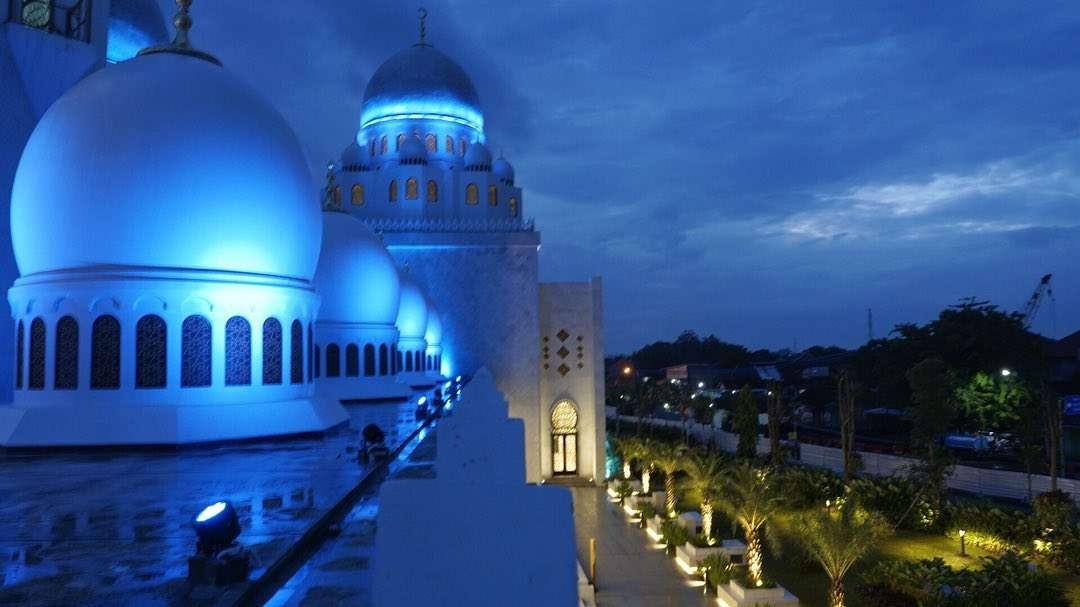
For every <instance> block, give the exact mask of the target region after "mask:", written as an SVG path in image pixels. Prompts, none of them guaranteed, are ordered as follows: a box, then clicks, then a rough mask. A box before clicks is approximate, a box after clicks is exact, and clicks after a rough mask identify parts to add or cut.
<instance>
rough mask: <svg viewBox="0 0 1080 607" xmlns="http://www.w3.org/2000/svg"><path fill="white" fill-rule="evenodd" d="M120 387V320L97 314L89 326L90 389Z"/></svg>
mask: <svg viewBox="0 0 1080 607" xmlns="http://www.w3.org/2000/svg"><path fill="white" fill-rule="evenodd" d="M119 387H120V321H119V320H117V319H116V317H115V316H98V317H97V318H96V319H95V320H94V325H93V327H91V328H90V389H92V390H103V389H116V388H119Z"/></svg>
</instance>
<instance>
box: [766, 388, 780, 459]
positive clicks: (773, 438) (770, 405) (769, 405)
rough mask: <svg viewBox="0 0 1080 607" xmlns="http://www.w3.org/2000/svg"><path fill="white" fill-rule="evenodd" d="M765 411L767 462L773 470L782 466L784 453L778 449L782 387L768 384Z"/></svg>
mask: <svg viewBox="0 0 1080 607" xmlns="http://www.w3.org/2000/svg"><path fill="white" fill-rule="evenodd" d="M768 388H769V393H768V398H767V400H766V405H765V406H766V409H767V412H768V415H769V461H770V462H771V463H772V466H773V467H774V468H780V467H781V466H783V465H784V453H783V451H781V449H780V422H781V421H782V418H783V411H784V386H783V385H782V384H780V383H779V382H769V384H768Z"/></svg>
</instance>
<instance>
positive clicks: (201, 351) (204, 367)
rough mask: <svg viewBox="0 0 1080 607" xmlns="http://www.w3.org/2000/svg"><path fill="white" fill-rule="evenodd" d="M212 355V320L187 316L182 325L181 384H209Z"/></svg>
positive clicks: (187, 385) (186, 386) (183, 385)
mask: <svg viewBox="0 0 1080 607" xmlns="http://www.w3.org/2000/svg"><path fill="white" fill-rule="evenodd" d="M212 355H213V349H212V341H211V336H210V321H209V320H207V319H206V317H203V316H188V317H187V318H185V319H184V324H183V325H181V327H180V386H181V387H184V388H197V387H199V386H209V385H210V383H211V377H212V375H211V365H210V362H211V359H212Z"/></svg>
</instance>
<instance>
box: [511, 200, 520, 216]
mask: <svg viewBox="0 0 1080 607" xmlns="http://www.w3.org/2000/svg"><path fill="white" fill-rule="evenodd" d="M517 214H518V200H517V198H516V197H514V196H511V197H510V216H511V217H517Z"/></svg>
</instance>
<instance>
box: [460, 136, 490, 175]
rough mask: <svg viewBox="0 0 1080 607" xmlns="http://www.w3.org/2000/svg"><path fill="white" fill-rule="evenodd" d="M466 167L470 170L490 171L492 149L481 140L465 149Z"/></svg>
mask: <svg viewBox="0 0 1080 607" xmlns="http://www.w3.org/2000/svg"><path fill="white" fill-rule="evenodd" d="M465 169H466V170H468V171H490V170H491V151H490V150H488V148H487V146H486V145H484V144H482V143H480V142H479V141H478V142H476V143H473V144H471V145H470V146H469V148H468V149H467V150H466V151H465Z"/></svg>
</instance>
